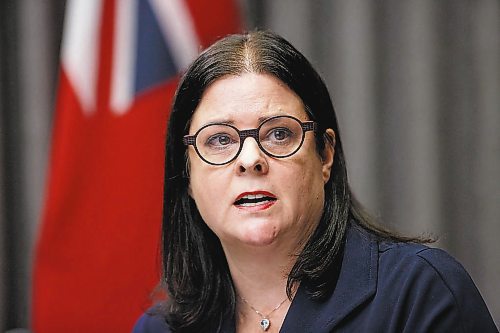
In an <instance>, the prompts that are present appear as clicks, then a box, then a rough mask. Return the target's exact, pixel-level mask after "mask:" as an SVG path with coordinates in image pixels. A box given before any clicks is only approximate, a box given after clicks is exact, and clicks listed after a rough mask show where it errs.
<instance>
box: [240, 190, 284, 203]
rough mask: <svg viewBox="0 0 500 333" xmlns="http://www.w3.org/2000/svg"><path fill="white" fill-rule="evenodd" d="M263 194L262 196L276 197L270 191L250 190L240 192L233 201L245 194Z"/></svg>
mask: <svg viewBox="0 0 500 333" xmlns="http://www.w3.org/2000/svg"><path fill="white" fill-rule="evenodd" d="M258 194H260V195H263V196H266V197H270V198H274V199H276V195H274V194H273V193H271V192H268V191H252V192H243V193H240V194H239V195H238V196H237V197H236V199H235V200H234V202H236V201H238V200H240V199H241V198H244V197H246V196H250V195H258Z"/></svg>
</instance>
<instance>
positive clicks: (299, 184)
mask: <svg viewBox="0 0 500 333" xmlns="http://www.w3.org/2000/svg"><path fill="white" fill-rule="evenodd" d="M276 115H291V116H294V117H296V118H297V119H299V120H301V121H307V120H309V119H308V116H307V114H306V112H305V111H304V105H303V103H302V101H301V100H300V98H299V97H298V96H297V95H296V94H295V93H294V92H293V91H291V90H290V89H289V88H288V87H287V86H286V85H285V84H283V83H282V82H281V81H279V80H278V79H276V78H275V77H273V76H271V75H267V74H254V73H244V74H242V75H239V76H227V77H223V78H221V79H219V80H217V81H215V82H214V83H213V84H211V85H210V86H209V87H208V88H207V90H206V91H205V92H204V95H203V97H202V100H201V102H200V104H199V105H198V107H197V109H196V110H195V113H194V115H193V118H192V121H191V125H190V128H189V134H194V133H196V131H197V130H198V129H199V128H201V127H202V126H203V125H206V124H208V123H213V122H225V123H230V124H232V125H234V126H236V127H237V128H238V129H240V130H242V129H249V128H256V127H258V126H259V124H260V123H261V122H262V121H263V120H265V119H267V118H269V117H272V116H276ZM327 134H328V135H330V136H331V137H332V138H334V136H335V134H334V133H333V131H332V130H328V131H327ZM188 149H189V151H188V156H189V163H190V165H189V167H190V188H189V193H190V195H191V197H192V198H193V199H194V200H195V202H196V205H197V208H198V210H199V211H200V214H201V216H202V217H203V220H204V221H205V223H206V224H207V225H208V227H209V228H210V229H211V230H212V231H213V232H214V233H215V234H216V235H217V236H218V238H219V239H220V241H221V244H222V247H223V249H224V252H225V255H226V259H227V261H228V265H229V269H230V272H231V276H232V278H233V282H234V285H235V288H236V290H237V293H238V295H240V296H241V297H244V298H245V299H247V300H248V302H249V303H250V304H252V305H254V307H256V308H257V309H259V310H260V311H262V312H263V313H267V312H269V311H270V310H272V309H273V308H274V307H275V306H276V305H277V304H279V303H280V302H281V301H282V300H283V299H285V298H286V293H285V286H286V275H287V272H289V270H290V268H291V266H292V265H293V262H294V258H295V256H294V254H296V253H298V251H299V250H300V249H301V248H302V246H303V244H304V242H305V241H306V240H307V238H308V237H309V236H310V234H311V233H312V232H313V230H314V229H315V228H316V226H317V224H318V222H319V220H320V217H321V214H322V210H323V204H324V184H325V183H326V182H327V181H328V179H329V177H330V172H331V168H332V164H333V156H334V150H333V146H331V145H327V147H326V148H325V152H324V153H323V154H322V155H323V157H322V156H320V154H318V152H317V149H316V144H315V138H314V133H313V132H306V136H305V140H304V143H303V145H302V147H301V148H300V150H299V151H298V152H297V153H295V154H294V155H292V156H290V157H287V158H283V159H278V158H273V157H269V156H267V155H266V154H265V153H263V152H262V151H261V150H260V149H259V147H258V145H257V142H256V141H255V140H254V139H253V138H247V139H246V140H245V141H244V145H243V149H242V151H241V153H240V155H239V156H238V157H237V158H236V160H234V161H233V162H231V163H229V164H226V165H222V166H214V165H209V164H207V163H205V162H203V161H202V160H201V159H200V158H199V156H198V155H197V154H196V151H195V150H194V148H193V147H192V146H191V147H189V148H188ZM255 191H266V192H270V193H272V194H273V195H274V196H275V197H276V198H277V200H276V201H275V202H274V203H273V204H271V205H269V204H266V205H262V206H257V207H248V208H242V207H237V206H236V205H234V202H235V200H236V198H237V197H238V196H239V195H240V194H241V193H244V192H255ZM289 305H290V304H289V302H288V301H287V302H286V303H285V304H283V306H282V307H280V309H279V310H278V311H276V312H274V313H273V317H274V318H272V319H273V325H272V327H271V328H272V330H270V331H268V332H272V331H274V330H275V329H279V326H281V323H282V321H283V319H284V317H285V315H286V311H287V309H288V307H289ZM237 312H238V314H239V315H238V317H239V319H238V320H237V328H238V331H246V332H249V331H253V330H254V329H255V328H257V329H258V330H260V327H258V326H256V325H255V323H256V320H259V319H260V318H259V317H258V316H257V315H256V314H255V313H254V312H253V310H251V309H249V307H248V306H246V305H243V304H241V303H240V304H238V308H237ZM248 329H249V330H248Z"/></svg>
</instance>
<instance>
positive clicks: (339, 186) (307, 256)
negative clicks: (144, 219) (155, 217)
mask: <svg viewBox="0 0 500 333" xmlns="http://www.w3.org/2000/svg"><path fill="white" fill-rule="evenodd" d="M243 73H258V74H270V75H273V76H275V77H276V78H278V79H279V80H281V81H282V82H283V83H285V84H286V85H287V86H288V87H289V88H290V89H291V90H292V91H294V92H295V93H296V94H297V95H298V96H299V97H300V99H301V100H302V102H303V104H304V106H305V111H306V113H307V114H308V116H309V118H310V119H311V120H314V121H315V122H317V124H318V130H317V132H316V147H317V150H318V152H319V153H320V154H321V153H322V152H323V150H324V147H325V144H333V142H331V140H330V141H329V140H328V138H327V137H326V136H325V130H326V129H328V128H331V129H333V130H334V131H335V134H336V136H335V143H334V144H335V156H334V162H333V169H332V173H331V177H330V179H329V181H328V182H327V183H326V184H325V188H324V190H325V202H324V209H323V214H322V217H321V220H320V222H319V224H318V226H317V228H316V230H315V231H314V232H313V234H312V235H311V236H310V238H309V240H308V241H307V243H306V244H305V246H304V248H303V250H302V251H301V252H300V253H298V254H296V256H297V259H296V262H295V264H294V266H293V268H292V269H291V271H290V273H289V275H288V282H287V294H288V296H289V297H290V298H291V297H292V290H293V287H294V286H296V285H297V284H298V283H300V284H302V285H305V286H306V287H307V290H308V292H309V294H310V297H311V298H314V299H321V298H323V297H326V296H328V295H329V294H330V293H331V292H332V289H333V288H334V286H335V280H336V278H335V276H336V274H337V271H338V269H339V266H340V265H339V260H341V259H340V257H341V254H342V248H343V241H344V237H345V232H346V228H347V224H348V221H349V219H350V218H352V219H354V220H357V221H358V224H360V225H361V226H364V227H365V228H367V229H370V230H372V231H374V232H375V233H377V234H379V235H382V236H386V237H396V236H393V235H392V234H390V233H388V232H386V231H385V230H383V229H382V228H379V227H376V226H374V225H372V224H371V223H370V221H369V220H368V219H367V215H364V213H363V212H362V210H361V209H360V208H359V206H358V205H357V203H356V202H355V200H353V199H352V196H351V191H350V189H349V185H348V181H347V171H346V163H345V158H344V151H343V148H342V140H341V136H340V132H339V128H338V124H337V119H336V115H335V111H334V108H333V105H332V101H331V99H330V94H329V93H328V90H327V88H326V86H325V84H324V82H323V80H322V79H321V78H320V76H319V75H318V73H317V72H316V71H315V70H314V69H313V67H312V66H311V64H310V63H309V61H308V60H307V59H306V58H305V57H304V56H303V55H302V54H301V53H300V52H299V51H297V50H296V49H295V48H294V47H293V46H292V45H291V44H290V43H289V42H287V41H286V40H285V39H283V38H282V37H280V36H278V35H276V34H274V33H271V32H266V31H255V32H250V33H247V34H240V35H230V36H227V37H225V38H222V39H220V40H219V41H217V42H216V43H215V44H213V45H212V46H210V47H209V48H208V49H206V50H205V51H204V52H202V53H201V54H200V55H199V57H198V58H197V59H196V60H195V61H194V62H193V63H192V64H191V66H190V67H189V68H188V69H187V72H186V73H185V74H184V76H183V78H182V79H181V82H180V84H179V86H178V89H177V92H176V95H175V99H174V103H173V107H172V113H171V115H170V121H169V126H168V138H167V146H166V160H165V192H164V212H163V228H162V243H163V277H162V278H163V283H164V284H166V289H167V294H168V300H167V301H166V303H165V304H164V307H162V309H163V312H164V315H165V317H166V320H167V321H168V323H169V325H170V327H171V328H172V329H174V330H176V331H217V330H218V328H220V326H221V324H222V320H223V318H226V317H227V316H231V315H233V314H234V308H235V304H236V295H235V290H234V287H233V283H232V280H231V276H230V273H229V269H228V265H227V262H226V258H225V256H224V253H223V250H222V247H221V244H220V241H219V239H218V238H217V236H216V235H215V234H214V233H213V232H212V231H211V230H210V229H209V228H208V227H207V225H206V224H205V222H204V221H203V219H202V217H201V216H200V213H199V211H198V209H197V207H196V204H195V202H194V201H193V199H192V198H191V197H190V196H189V195H188V185H189V175H188V167H187V165H188V160H187V153H186V147H185V146H184V144H183V142H182V138H183V136H184V135H185V134H187V133H188V129H189V125H190V120H191V117H192V115H193V113H194V111H195V109H196V108H197V106H198V104H199V103H200V101H201V98H202V96H203V93H204V91H205V90H206V89H207V87H208V86H209V85H210V84H212V83H213V82H214V81H216V80H218V79H220V78H222V77H224V76H227V75H241V74H243Z"/></svg>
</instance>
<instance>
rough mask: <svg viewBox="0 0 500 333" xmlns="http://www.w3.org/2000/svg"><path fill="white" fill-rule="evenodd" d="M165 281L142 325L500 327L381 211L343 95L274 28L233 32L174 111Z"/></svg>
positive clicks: (467, 284) (456, 278) (182, 92)
mask: <svg viewBox="0 0 500 333" xmlns="http://www.w3.org/2000/svg"><path fill="white" fill-rule="evenodd" d="M165 168H166V171H165V200H164V221H163V274H164V276H163V281H164V284H165V288H166V291H167V295H168V297H167V301H165V302H163V303H160V305H158V306H156V307H154V308H153V309H152V310H151V311H150V313H148V314H145V315H143V316H142V317H141V318H140V319H139V321H138V322H137V324H136V326H135V328H134V332H143V333H144V332H174V331H175V332H235V331H236V332H263V331H267V332H278V331H280V332H331V331H342V332H403V331H404V332H427V331H438V332H455V331H456V332H472V331H474V332H479V331H481V332H496V331H497V330H496V328H495V324H494V323H493V320H492V318H491V316H490V314H489V312H488V310H487V308H486V306H485V304H484V302H483V300H482V298H481V296H480V294H479V292H478V290H477V289H476V287H475V286H474V284H473V282H472V280H471V279H470V277H469V276H468V274H467V273H466V272H465V271H464V269H463V268H462V266H460V264H458V263H457V262H456V261H455V260H454V259H452V258H451V257H450V256H448V255H447V254H446V253H444V252H443V251H441V250H437V249H431V248H428V247H426V246H424V245H420V244H419V243H423V242H425V241H426V240H424V239H412V238H404V237H400V236H397V235H395V234H393V233H390V232H389V231H386V230H385V229H383V228H381V227H379V226H377V225H376V224H374V223H373V222H371V221H370V219H369V217H368V216H367V214H365V213H364V212H363V210H362V209H361V208H360V206H359V204H357V203H356V201H355V199H354V198H353V196H352V194H351V191H350V189H349V185H348V182H347V172H346V165H345V158H344V153H343V150H342V142H341V139H340V133H339V129H338V126H337V120H336V117H335V112H334V110H333V106H332V102H331V100H330V96H329V93H328V91H327V89H326V87H325V85H324V83H323V81H322V80H321V78H320V77H319V76H318V74H317V73H316V72H315V71H314V69H313V68H312V67H311V65H310V64H309V62H308V61H307V60H306V59H305V58H304V57H303V55H301V54H300V53H299V52H298V51H297V50H296V49H295V48H294V47H293V46H292V45H290V44H289V43H288V42H287V41H285V40H284V39H282V38H281V37H279V36H277V35H275V34H272V33H270V32H252V33H249V34H244V35H232V36H228V37H226V38H223V39H221V40H219V41H218V42H216V43H215V44H214V45H212V46H211V47H210V48H208V49H207V50H205V51H204V52H203V53H202V54H201V55H200V56H199V57H198V58H197V59H196V60H195V61H194V63H193V64H192V65H191V66H190V68H189V69H188V70H187V72H186V74H185V75H184V77H183V79H182V81H181V83H180V85H179V87H178V90H177V94H176V97H175V101H174V104H173V110H172V114H171V117H170V123H169V129H168V140H167V151H166V167H165Z"/></svg>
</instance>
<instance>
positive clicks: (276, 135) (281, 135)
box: [269, 127, 292, 141]
mask: <svg viewBox="0 0 500 333" xmlns="http://www.w3.org/2000/svg"><path fill="white" fill-rule="evenodd" d="M291 134H292V131H290V129H288V128H286V127H279V128H273V129H272V130H271V132H270V134H269V136H270V140H273V141H283V140H286V139H288V138H289V137H290V136H291Z"/></svg>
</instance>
